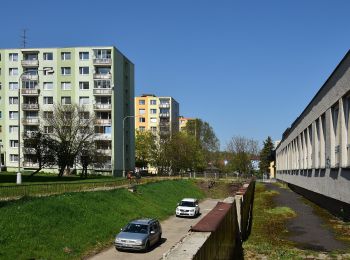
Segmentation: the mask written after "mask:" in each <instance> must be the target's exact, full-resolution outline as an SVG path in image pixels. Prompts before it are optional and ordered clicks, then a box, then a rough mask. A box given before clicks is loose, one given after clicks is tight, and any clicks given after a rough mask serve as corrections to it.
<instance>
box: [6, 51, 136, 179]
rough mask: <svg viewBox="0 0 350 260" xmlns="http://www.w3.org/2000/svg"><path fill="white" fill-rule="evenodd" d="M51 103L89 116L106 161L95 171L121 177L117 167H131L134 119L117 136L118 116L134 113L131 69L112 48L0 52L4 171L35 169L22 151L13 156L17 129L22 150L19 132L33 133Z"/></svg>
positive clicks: (128, 63) (120, 126)
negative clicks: (81, 109) (73, 107)
mask: <svg viewBox="0 0 350 260" xmlns="http://www.w3.org/2000/svg"><path fill="white" fill-rule="evenodd" d="M49 72H53V73H49ZM19 95H20V96H19ZM19 97H20V99H19ZM19 100H20V101H21V103H20V111H19ZM54 104H63V105H64V104H80V105H84V106H85V108H87V109H88V110H89V111H90V116H95V122H94V128H95V142H96V146H97V148H98V149H99V152H100V153H102V154H104V155H105V156H106V157H107V159H108V160H107V161H108V162H107V163H106V164H105V165H104V166H103V167H102V168H100V169H96V170H101V171H107V172H108V171H109V172H113V174H114V175H121V173H122V169H123V166H125V169H133V168H134V157H135V156H134V120H131V119H130V120H126V122H125V127H124V132H123V118H125V117H126V116H133V115H134V65H133V64H132V62H130V61H129V60H128V59H127V58H126V57H125V56H124V55H123V54H122V53H121V52H120V51H119V50H118V49H116V48H115V47H113V46H103V47H101V46H97V47H73V48H33V49H0V148H2V149H1V153H0V155H1V163H2V164H3V165H5V166H6V167H7V169H8V170H10V171H11V170H13V171H15V170H16V167H17V165H18V160H20V165H21V167H23V168H28V169H30V168H35V167H36V166H37V162H36V160H35V158H33V156H32V155H31V154H25V153H24V154H23V152H22V151H23V150H22V149H21V154H20V158H19V155H18V150H19V149H18V144H19V142H18V141H19V140H18V126H20V130H21V142H20V144H21V146H22V144H23V137H25V136H26V135H23V134H28V133H30V132H32V131H36V130H37V129H38V127H39V126H40V124H42V121H41V120H40V115H41V114H45V112H48V113H49V112H50V111H52V110H53V106H54ZM19 113H20V114H19ZM19 115H20V118H21V120H20V122H18V121H19V120H18V118H19ZM47 129H48V134H49V128H47ZM123 137H124V139H125V142H124V147H123ZM123 153H124V154H123ZM123 155H124V156H123ZM123 157H124V159H125V161H124V163H125V165H123Z"/></svg>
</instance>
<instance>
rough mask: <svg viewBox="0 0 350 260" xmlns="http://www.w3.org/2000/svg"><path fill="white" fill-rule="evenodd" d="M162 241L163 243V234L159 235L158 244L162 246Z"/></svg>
mask: <svg viewBox="0 0 350 260" xmlns="http://www.w3.org/2000/svg"><path fill="white" fill-rule="evenodd" d="M161 241H162V233H160V234H159V237H158V243H159V244H160V242H161Z"/></svg>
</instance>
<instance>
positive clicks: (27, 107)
mask: <svg viewBox="0 0 350 260" xmlns="http://www.w3.org/2000/svg"><path fill="white" fill-rule="evenodd" d="M22 109H23V110H39V104H25V103H23V104H22Z"/></svg>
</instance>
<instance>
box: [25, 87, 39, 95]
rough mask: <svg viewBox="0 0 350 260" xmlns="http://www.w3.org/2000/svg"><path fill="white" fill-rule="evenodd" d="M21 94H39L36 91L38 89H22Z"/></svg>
mask: <svg viewBox="0 0 350 260" xmlns="http://www.w3.org/2000/svg"><path fill="white" fill-rule="evenodd" d="M21 93H22V95H28V96H38V95H39V94H40V89H38V88H22V89H21Z"/></svg>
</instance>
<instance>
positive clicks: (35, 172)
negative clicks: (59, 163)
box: [30, 167, 42, 177]
mask: <svg viewBox="0 0 350 260" xmlns="http://www.w3.org/2000/svg"><path fill="white" fill-rule="evenodd" d="M41 170H42V167H39V168H38V169H37V170H36V171H34V172H32V173H31V174H30V177H32V176H34V175H35V174H37V173H38V172H40V171H41Z"/></svg>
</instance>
